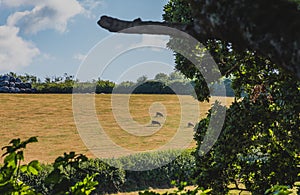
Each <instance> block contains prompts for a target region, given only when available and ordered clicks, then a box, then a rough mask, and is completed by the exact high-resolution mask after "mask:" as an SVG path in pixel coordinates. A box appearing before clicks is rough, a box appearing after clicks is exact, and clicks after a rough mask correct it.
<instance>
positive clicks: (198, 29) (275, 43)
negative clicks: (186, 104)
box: [98, 0, 300, 78]
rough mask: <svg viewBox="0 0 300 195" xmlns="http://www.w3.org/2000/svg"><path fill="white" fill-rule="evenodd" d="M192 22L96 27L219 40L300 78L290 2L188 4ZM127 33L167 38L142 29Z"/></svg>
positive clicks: (299, 23) (105, 21) (298, 38)
mask: <svg viewBox="0 0 300 195" xmlns="http://www.w3.org/2000/svg"><path fill="white" fill-rule="evenodd" d="M187 3H188V4H189V5H190V8H191V16H190V18H191V20H190V22H189V23H182V22H183V21H180V22H179V21H168V22H151V21H141V20H140V19H136V20H134V21H123V20H119V19H116V18H112V17H108V16H102V17H101V19H100V20H99V21H98V24H99V25H100V26H101V27H103V28H105V29H107V30H109V31H111V32H118V31H121V30H124V29H127V28H130V27H134V26H140V25H164V26H169V27H173V28H177V29H179V30H182V31H185V32H187V33H189V34H190V35H192V36H193V37H195V38H196V39H198V40H199V41H200V42H202V43H205V42H206V41H207V40H208V39H218V40H222V41H226V42H230V43H232V45H233V47H234V48H235V50H236V51H245V50H250V51H255V52H257V53H258V54H259V55H261V56H264V57H265V58H268V59H270V60H271V61H272V62H273V63H275V64H277V65H279V66H282V67H284V68H285V69H287V70H289V71H290V72H293V73H295V74H296V75H297V77H298V78H300V65H299V64H300V11H299V9H298V3H296V2H292V1H289V0H222V1H220V0H188V1H187ZM125 32H126V33H145V34H146V33H148V34H166V32H159V31H155V30H153V29H152V28H145V30H144V31H143V32H140V31H139V32H135V31H134V29H131V30H128V31H125Z"/></svg>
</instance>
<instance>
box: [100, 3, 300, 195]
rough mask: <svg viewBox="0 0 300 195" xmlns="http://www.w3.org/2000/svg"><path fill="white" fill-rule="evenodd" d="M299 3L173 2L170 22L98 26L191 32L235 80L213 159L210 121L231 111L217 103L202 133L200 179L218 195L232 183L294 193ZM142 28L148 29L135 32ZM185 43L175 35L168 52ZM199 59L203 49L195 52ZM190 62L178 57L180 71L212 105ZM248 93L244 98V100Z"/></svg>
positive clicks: (106, 20) (299, 105) (299, 160)
mask: <svg viewBox="0 0 300 195" xmlns="http://www.w3.org/2000/svg"><path fill="white" fill-rule="evenodd" d="M293 1H298V0H293ZM298 4H299V3H298ZM298 4H297V3H295V2H291V1H289V0H273V1H271V0H169V3H168V4H167V5H166V6H165V7H164V11H165V13H164V15H163V19H164V21H165V22H151V21H149V22H143V21H141V20H140V19H136V20H134V21H132V22H130V21H122V20H119V19H115V18H110V17H107V16H103V17H102V18H101V19H100V20H99V21H98V23H99V25H100V26H102V27H104V28H106V29H108V30H110V31H112V32H119V31H120V30H122V32H123V33H148V34H164V35H165V34H168V33H169V32H166V31H164V29H163V28H153V25H163V26H168V27H174V28H176V29H179V30H182V31H185V32H187V33H189V34H190V35H192V36H193V37H195V38H196V39H197V40H199V41H200V42H201V43H202V44H204V45H205V46H206V48H205V49H204V50H207V51H208V52H209V54H210V55H211V56H212V57H213V58H214V60H215V62H216V64H217V65H218V68H219V69H220V72H221V73H222V75H224V76H230V77H231V78H232V88H233V89H234V91H235V96H236V99H235V101H234V102H233V104H232V105H231V106H230V107H229V108H227V111H226V117H225V122H224V125H223V127H222V129H221V132H220V136H219V137H218V139H217V140H216V142H215V143H214V145H213V146H212V148H211V150H210V151H208V152H207V153H204V152H203V151H201V147H202V145H205V142H204V141H205V140H204V139H205V138H207V139H208V140H209V139H215V137H214V136H210V135H212V134H211V130H209V124H210V122H211V121H210V120H211V119H213V116H214V115H215V114H216V111H217V110H218V108H224V107H223V106H222V105H220V104H218V103H215V104H214V105H213V108H216V109H211V110H210V111H209V113H208V116H207V117H206V118H204V119H202V120H201V121H200V122H199V124H198V125H197V128H196V129H195V130H196V132H195V140H196V141H197V150H196V151H197V152H195V157H196V164H197V174H196V175H195V178H194V179H195V180H196V182H197V184H198V185H199V186H202V187H206V188H210V189H212V190H213V191H212V192H213V194H226V193H227V192H228V191H229V188H228V185H229V184H236V185H235V187H234V188H236V189H239V188H240V187H239V185H238V184H239V182H242V183H243V184H244V186H245V187H246V189H244V190H247V191H251V192H252V194H264V192H265V190H266V189H268V188H269V187H271V186H273V185H276V184H283V185H290V186H293V185H294V182H295V181H299V179H300V178H299V176H300V174H299V173H300V166H299V165H300V155H299V154H300V129H299V127H300V117H299V116H300V115H299V111H300V98H299V97H300V81H299V80H297V79H295V76H297V77H298V78H300V66H299V63H300V33H299V32H300V17H299V16H300V12H299V10H298V8H297V5H298ZM141 25H146V26H143V28H142V30H141V28H130V27H135V26H141ZM147 25H148V26H147ZM128 28H129V29H128ZM178 42H180V40H178V39H176V38H175V37H172V35H171V39H170V42H169V43H168V46H169V47H170V48H171V49H172V46H173V45H175V46H176V44H177V43H178ZM180 43H181V42H180ZM184 47H185V48H186V47H188V45H186V44H185V45H184ZM192 47H193V46H192ZM193 52H197V54H200V53H198V52H203V50H202V48H200V49H198V48H194V50H192V53H193ZM202 54H204V55H198V56H202V57H200V58H201V59H200V60H202V59H204V60H203V61H204V63H205V59H206V57H207V55H206V53H205V52H203V53H202ZM184 56H185V54H182V55H181V54H179V53H176V58H175V63H176V69H177V70H179V71H181V72H182V73H183V74H184V75H185V76H187V77H188V78H190V79H193V81H194V82H195V92H196V94H197V98H198V100H200V101H203V100H208V99H209V96H210V95H209V94H210V91H209V90H208V86H207V84H206V82H205V80H204V77H203V75H202V74H201V72H200V71H199V70H198V69H197V68H195V65H194V64H192V63H191V62H190V61H189V60H187V59H186V58H185V57H184ZM203 61H199V62H201V63H202V62H203ZM287 70H288V71H287ZM241 92H243V93H244V95H245V96H244V98H243V99H239V100H238V98H239V97H240V95H241ZM213 122H215V123H218V121H213ZM198 152H200V153H201V152H202V153H201V154H203V153H204V154H203V155H202V156H199V155H198V154H199V153H198Z"/></svg>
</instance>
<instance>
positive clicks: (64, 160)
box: [0, 137, 98, 195]
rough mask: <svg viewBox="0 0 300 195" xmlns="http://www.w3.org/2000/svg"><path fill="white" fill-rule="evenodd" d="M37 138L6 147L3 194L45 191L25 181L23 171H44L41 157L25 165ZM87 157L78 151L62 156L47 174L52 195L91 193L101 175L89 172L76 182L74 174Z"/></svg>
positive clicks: (1, 178)
mask: <svg viewBox="0 0 300 195" xmlns="http://www.w3.org/2000/svg"><path fill="white" fill-rule="evenodd" d="M37 141H38V140H37V138H36V137H31V138H29V139H27V140H25V141H21V140H20V139H19V138H18V139H13V140H12V141H11V142H10V145H8V146H4V147H3V148H2V150H5V153H4V154H3V155H2V157H4V162H3V164H2V165H0V194H3V195H6V194H7V195H11V194H17V195H21V194H26V195H27V194H28V195H37V194H42V193H40V192H37V191H36V190H35V189H34V188H33V187H31V186H29V185H27V184H26V183H25V182H23V181H21V179H20V174H21V173H22V174H28V175H36V176H37V175H38V174H39V172H40V171H41V170H42V166H41V165H40V163H39V162H38V161H37V160H33V161H31V162H30V163H28V164H22V161H24V149H25V148H26V146H27V144H29V143H34V142H37ZM86 160H87V158H86V157H85V156H84V155H81V154H80V155H78V154H75V153H74V152H70V153H69V154H66V153H65V154H64V156H61V157H58V158H57V159H56V160H55V162H54V164H53V169H52V171H51V172H50V173H49V174H48V175H47V176H46V178H45V182H46V183H47V184H46V185H51V186H52V187H53V188H52V189H53V190H52V192H49V193H50V194H78V195H86V194H90V193H91V192H92V191H93V190H94V189H95V186H96V185H98V182H96V181H94V177H95V176H96V175H97V174H93V175H91V176H90V175H88V174H87V175H85V177H84V179H83V180H82V181H77V182H74V181H72V178H71V176H72V174H75V172H76V173H77V172H78V171H77V169H78V167H79V163H80V162H83V161H86Z"/></svg>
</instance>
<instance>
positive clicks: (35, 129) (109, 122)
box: [0, 94, 232, 163]
mask: <svg viewBox="0 0 300 195" xmlns="http://www.w3.org/2000/svg"><path fill="white" fill-rule="evenodd" d="M85 96H93V95H91V94H86V95H85ZM122 96H125V95H115V100H116V99H118V98H122ZM111 97H112V95H109V94H99V95H95V108H96V116H97V118H98V121H99V123H100V124H101V126H102V128H103V129H104V131H105V133H106V134H107V135H108V137H109V139H111V140H112V141H113V142H114V143H116V144H117V145H118V146H120V147H122V148H125V149H128V150H131V151H136V152H139V151H147V150H154V149H157V148H159V147H161V146H163V145H165V144H167V143H169V142H170V140H172V139H173V137H174V135H175V134H176V132H177V131H178V128H181V130H182V131H181V132H183V134H182V135H181V136H183V137H184V135H185V132H186V135H187V136H190V135H191V132H192V131H193V128H191V127H190V128H188V127H187V126H186V124H187V122H189V121H191V122H193V123H196V122H197V120H198V119H200V118H203V117H204V116H205V115H206V113H207V111H208V109H209V108H210V107H211V103H212V102H213V101H214V100H213V99H212V101H210V102H209V103H198V102H197V101H196V100H195V99H193V98H192V97H190V96H176V95H131V96H130V98H129V113H130V117H132V120H133V121H134V122H136V124H138V125H139V126H137V127H135V129H134V128H133V131H153V132H151V133H150V134H149V133H148V134H147V135H142V136H141V135H136V134H131V133H129V132H128V131H125V130H124V128H127V127H126V124H127V125H130V124H132V123H125V122H124V121H127V122H128V118H126V117H128V116H127V115H126V116H125V114H126V110H124V117H123V116H122V112H120V111H122V109H118V110H119V111H117V112H118V114H116V113H114V112H116V111H113V108H121V107H122V106H124V103H120V105H118V104H114V105H113V106H114V107H113V106H112V103H111V102H112V101H111ZM180 100H181V102H182V100H183V101H184V102H185V105H184V109H189V108H192V107H195V105H197V106H198V107H199V111H200V113H199V116H197V118H198V119H195V116H194V115H191V116H186V117H183V118H182V115H183V114H185V115H189V114H186V113H188V112H185V113H183V114H182V111H183V107H182V106H183V105H180ZM231 101H232V99H228V98H227V105H229V104H230V103H231ZM117 102H119V101H117ZM120 102H121V101H120ZM124 109H126V107H124ZM156 111H161V112H163V114H164V115H165V116H164V117H155V113H156ZM190 114H191V113H190ZM120 118H121V119H120ZM122 120H123V122H122ZM151 120H157V121H159V122H161V124H162V126H161V127H159V126H152V125H150V122H151ZM120 121H121V122H120ZM129 122H130V121H129ZM131 122H132V121H131ZM180 122H182V123H180ZM0 124H1V128H0V146H1V147H3V146H5V145H7V144H8V142H9V141H10V140H11V139H14V138H21V139H27V138H29V137H32V136H37V137H38V140H39V141H38V143H32V144H30V145H28V147H27V148H26V151H25V161H26V162H28V161H31V160H35V159H37V160H39V161H40V162H43V163H51V162H53V161H54V160H55V158H56V157H58V156H59V155H62V154H63V153H64V152H70V151H75V152H76V153H82V154H85V155H87V156H88V157H90V158H93V157H95V156H94V155H93V153H92V152H90V151H89V150H88V148H87V147H86V145H85V144H84V143H83V141H82V140H81V138H80V135H79V134H78V131H77V128H76V125H75V121H74V117H73V107H72V95H71V94H0ZM124 125H125V127H124ZM128 128H130V127H128ZM139 128H140V129H139ZM178 144H179V145H180V143H178ZM193 146H195V143H194V142H193V141H192V142H191V143H190V144H189V147H193ZM174 147H176V146H174ZM2 152H3V151H1V153H2ZM108 153H110V154H111V153H112V152H111V151H109V152H108ZM118 155H119V154H117V156H118Z"/></svg>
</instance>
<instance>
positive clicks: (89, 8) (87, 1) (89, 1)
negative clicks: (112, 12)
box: [79, 0, 105, 18]
mask: <svg viewBox="0 0 300 195" xmlns="http://www.w3.org/2000/svg"><path fill="white" fill-rule="evenodd" d="M79 3H80V4H81V5H82V7H84V9H85V10H84V14H85V16H87V17H88V18H95V17H97V16H96V15H94V14H93V10H94V9H97V8H99V7H100V6H101V7H103V6H105V2H104V1H102V0H80V1H79Z"/></svg>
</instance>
